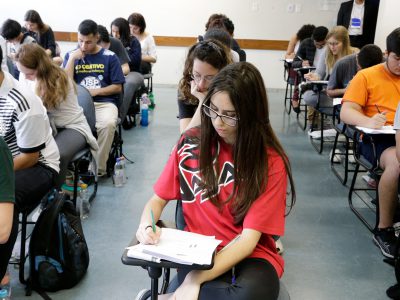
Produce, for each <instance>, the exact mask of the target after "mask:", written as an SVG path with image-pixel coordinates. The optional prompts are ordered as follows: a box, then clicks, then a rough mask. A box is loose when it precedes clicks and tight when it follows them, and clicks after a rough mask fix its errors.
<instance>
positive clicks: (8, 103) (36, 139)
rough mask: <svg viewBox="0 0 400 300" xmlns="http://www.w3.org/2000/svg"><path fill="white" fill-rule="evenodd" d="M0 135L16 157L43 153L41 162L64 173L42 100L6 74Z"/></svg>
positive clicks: (1, 89) (0, 100)
mask: <svg viewBox="0 0 400 300" xmlns="http://www.w3.org/2000/svg"><path fill="white" fill-rule="evenodd" d="M0 136H2V137H4V141H5V142H6V143H7V145H8V147H9V148H10V150H11V153H12V155H13V157H15V156H17V155H18V154H20V153H31V152H37V151H39V162H40V163H42V164H44V165H46V166H48V167H50V168H52V169H53V170H55V171H56V172H59V171H60V168H59V162H60V153H59V151H58V147H57V144H56V142H55V141H54V138H53V135H52V131H51V128H50V123H49V119H48V117H47V111H46V108H45V107H44V106H43V104H42V100H41V99H40V98H39V97H38V96H36V95H35V94H34V93H33V91H32V90H31V89H30V87H29V86H27V85H25V84H22V83H20V82H18V81H17V80H16V79H14V77H12V75H10V74H9V73H6V72H4V80H3V82H2V84H1V86H0Z"/></svg>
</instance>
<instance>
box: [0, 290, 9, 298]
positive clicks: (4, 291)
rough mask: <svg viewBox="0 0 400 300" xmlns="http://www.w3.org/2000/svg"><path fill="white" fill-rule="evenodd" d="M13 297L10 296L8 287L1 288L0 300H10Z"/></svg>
mask: <svg viewBox="0 0 400 300" xmlns="http://www.w3.org/2000/svg"><path fill="white" fill-rule="evenodd" d="M10 299H11V298H10V297H8V291H7V290H6V289H1V290H0V300H10Z"/></svg>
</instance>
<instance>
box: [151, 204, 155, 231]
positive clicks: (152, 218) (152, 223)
mask: <svg viewBox="0 0 400 300" xmlns="http://www.w3.org/2000/svg"><path fill="white" fill-rule="evenodd" d="M150 215H151V227H152V228H153V232H154V233H156V223H155V222H154V213H153V210H150Z"/></svg>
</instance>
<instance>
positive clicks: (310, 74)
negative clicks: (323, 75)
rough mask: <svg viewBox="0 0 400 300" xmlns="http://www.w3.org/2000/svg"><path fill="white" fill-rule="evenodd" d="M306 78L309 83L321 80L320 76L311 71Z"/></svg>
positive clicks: (305, 75)
mask: <svg viewBox="0 0 400 300" xmlns="http://www.w3.org/2000/svg"><path fill="white" fill-rule="evenodd" d="M304 78H305V79H306V80H307V81H312V80H318V79H319V76H318V74H317V73H315V72H311V71H310V72H309V73H307V74H304Z"/></svg>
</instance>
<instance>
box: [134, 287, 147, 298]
mask: <svg viewBox="0 0 400 300" xmlns="http://www.w3.org/2000/svg"><path fill="white" fill-rule="evenodd" d="M150 296H151V291H150V290H148V289H143V290H141V291H140V292H139V293H138V294H137V295H136V297H135V300H146V299H150Z"/></svg>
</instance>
